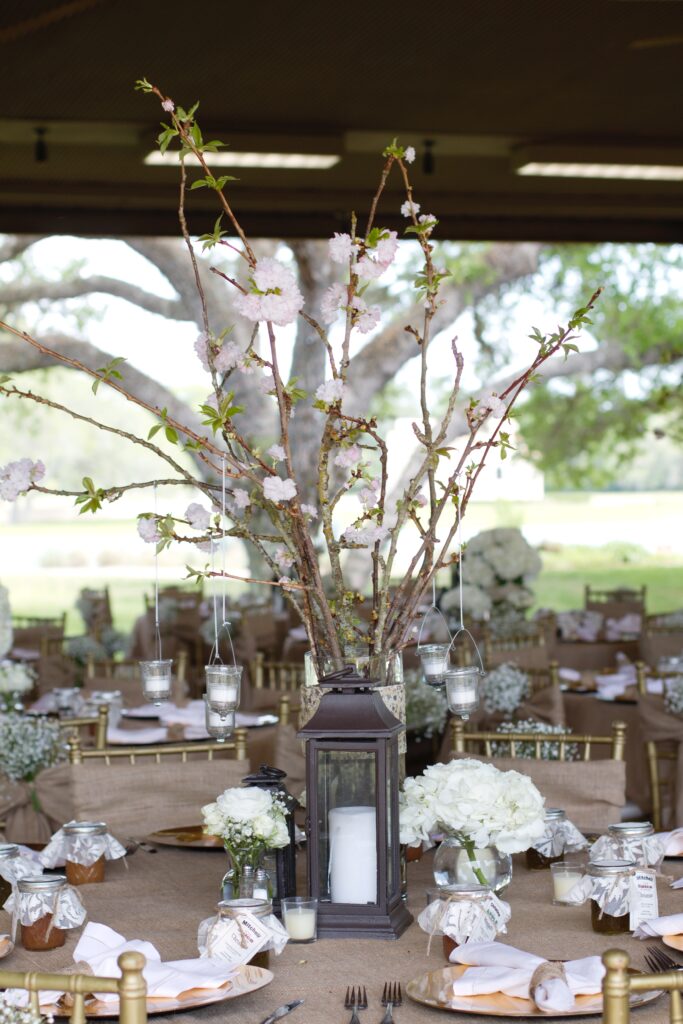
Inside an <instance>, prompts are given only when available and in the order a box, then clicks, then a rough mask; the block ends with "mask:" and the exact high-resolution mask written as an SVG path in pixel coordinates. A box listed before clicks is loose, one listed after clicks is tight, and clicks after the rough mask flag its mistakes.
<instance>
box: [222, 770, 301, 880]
mask: <svg viewBox="0 0 683 1024" xmlns="http://www.w3.org/2000/svg"><path fill="white" fill-rule="evenodd" d="M202 815H203V818H204V831H205V832H206V833H207V835H210V836H218V838H219V839H222V840H223V845H224V846H225V849H226V851H227V853H228V855H229V857H230V860H231V862H232V882H233V886H234V888H235V895H237V892H238V891H239V881H240V878H241V875H242V871H243V869H244V867H246V866H247V865H250V866H251V867H253V868H254V869H256V868H257V867H258V866H259V864H260V862H261V860H262V858H263V855H264V853H265V852H266V850H279V849H281V848H282V847H283V846H287V845H288V844H289V831H288V829H287V817H286V815H287V808H286V805H285V802H284V799H283V797H282V796H281V795H280V794H279V793H271V792H269V791H268V790H265V789H260V788H259V787H258V786H236V787H234V788H232V789H226V790H224V791H223V792H222V793H221V795H220V796H219V797H218V799H217V800H216V801H215V802H214V803H212V804H206V805H205V806H204V807H202Z"/></svg>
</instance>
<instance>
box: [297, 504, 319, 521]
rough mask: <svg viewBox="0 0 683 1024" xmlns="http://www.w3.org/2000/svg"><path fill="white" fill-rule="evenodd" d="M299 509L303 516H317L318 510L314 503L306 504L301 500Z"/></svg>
mask: <svg viewBox="0 0 683 1024" xmlns="http://www.w3.org/2000/svg"><path fill="white" fill-rule="evenodd" d="M301 511H302V513H303V514H304V515H305V516H310V518H311V519H317V518H318V510H317V508H316V507H315V505H307V504H306V502H302V504H301Z"/></svg>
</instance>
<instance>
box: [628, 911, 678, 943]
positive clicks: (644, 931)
mask: <svg viewBox="0 0 683 1024" xmlns="http://www.w3.org/2000/svg"><path fill="white" fill-rule="evenodd" d="M653 935H683V914H667V915H666V917H653V918H650V920H649V921H641V922H640V924H639V925H638V927H637V928H636V930H635V931H634V933H633V938H634V939H651V938H652V936H653Z"/></svg>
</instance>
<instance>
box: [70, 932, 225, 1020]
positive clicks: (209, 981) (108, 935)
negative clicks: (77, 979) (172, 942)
mask: <svg viewBox="0 0 683 1024" xmlns="http://www.w3.org/2000/svg"><path fill="white" fill-rule="evenodd" d="M127 950H133V951H135V952H139V953H142V954H143V955H144V956H145V958H146V961H147V962H146V963H145V969H144V971H143V974H144V978H145V981H146V982H147V995H148V996H149V997H153V998H156V999H174V998H175V997H176V996H178V995H180V993H181V992H187V991H188V989H191V988H209V989H216V988H220V987H221V986H222V985H224V984H225V983H226V982H227V981H229V980H230V978H232V977H233V976H234V974H235V969H234V968H233V967H232V966H231V965H230V964H227V963H226V962H225V961H224V960H223V961H219V960H210V959H207V958H202V959H199V958H195V959H194V960H167V961H166V962H162V960H161V957H160V956H159V953H158V951H157V949H156V947H155V946H153V945H152V943H151V942H145V941H144V940H142V939H133V940H132V941H126V939H125V938H124V937H123V935H119V933H118V932H115V931H114V929H113V928H109V927H107V925H106V924H98V923H97V922H93V921H91V922H90V924H88V925H86V927H85V928H84V930H83V934H82V935H81V937H80V939H79V941H78V945H77V946H76V948H75V950H74V954H73V955H74V961H75V962H76V963H79V962H83V963H87V964H88V965H89V966H90V967H91V968H92V970H93V972H94V973H95V974H96V975H99V976H100V977H109V978H112V977H113V978H118V977H119V975H120V974H121V971H120V970H119V966H118V964H117V962H116V961H117V959H118V957H119V956H120V955H121V953H125V952H126V951H127ZM97 995H98V998H99V999H101V1000H102V1001H103V1002H113V1001H115V1000H116V999H118V996H116V995H114V994H113V993H109V992H108V993H105V992H103V993H98V994H97Z"/></svg>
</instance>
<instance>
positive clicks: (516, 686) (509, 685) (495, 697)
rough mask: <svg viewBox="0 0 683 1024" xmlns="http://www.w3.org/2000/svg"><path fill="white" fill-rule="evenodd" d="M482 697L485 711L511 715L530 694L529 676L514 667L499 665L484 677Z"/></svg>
mask: <svg viewBox="0 0 683 1024" xmlns="http://www.w3.org/2000/svg"><path fill="white" fill-rule="evenodd" d="M481 692H482V697H483V700H484V707H485V708H486V710H487V711H489V712H491V713H494V712H496V711H503V712H504V713H505V714H508V715H512V714H514V713H515V711H516V710H517V708H518V707H519V706H520V704H522V703H523V702H524V701H525V700H527V698H528V697H529V696H530V694H531V683H530V681H529V676H528V675H527V674H526V672H524V671H523V670H522V669H521V668H517V666H516V665H508V664H504V665H499V666H498V667H497V668H494V669H492V670H491V671H490V672H488V673H487V675H486V676H485V677H484V681H483V683H482V688H481Z"/></svg>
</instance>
